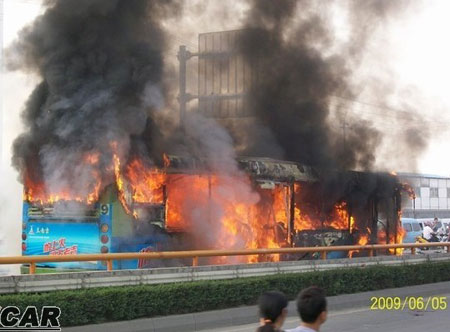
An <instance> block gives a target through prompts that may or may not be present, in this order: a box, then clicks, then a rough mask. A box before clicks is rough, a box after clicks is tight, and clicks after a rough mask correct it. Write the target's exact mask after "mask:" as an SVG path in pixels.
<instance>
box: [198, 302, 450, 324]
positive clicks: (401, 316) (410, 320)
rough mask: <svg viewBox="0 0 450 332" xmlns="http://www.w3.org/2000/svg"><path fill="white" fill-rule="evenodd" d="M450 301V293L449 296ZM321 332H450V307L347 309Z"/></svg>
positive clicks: (332, 316)
mask: <svg viewBox="0 0 450 332" xmlns="http://www.w3.org/2000/svg"><path fill="white" fill-rule="evenodd" d="M447 299H448V300H449V302H450V294H449V295H447ZM298 324H299V320H298V319H297V318H288V319H287V320H286V323H285V324H284V326H283V328H284V329H290V328H294V327H296V326H297V325H298ZM257 326H258V325H257V324H248V325H241V326H234V327H232V328H230V327H228V328H223V329H213V330H204V332H209V331H215V332H225V331H226V332H254V331H255V330H256V328H257ZM320 331H321V332H331V331H333V332H344V331H345V332H356V331H358V332H360V331H366V332H372V331H374V332H375V331H377V332H378V331H396V332H419V331H420V332H425V331H426V332H429V331H430V332H441V331H442V332H444V331H445V332H448V331H450V308H447V309H446V310H439V311H433V310H427V311H411V310H404V311H380V310H377V311H374V310H368V309H367V308H361V309H352V310H345V311H341V312H333V313H330V315H329V317H328V321H327V322H326V323H325V324H324V325H323V326H322V328H321V330H320Z"/></svg>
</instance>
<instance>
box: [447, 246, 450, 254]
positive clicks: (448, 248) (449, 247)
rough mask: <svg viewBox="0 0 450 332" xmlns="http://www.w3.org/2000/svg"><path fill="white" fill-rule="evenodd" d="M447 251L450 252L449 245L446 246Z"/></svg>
mask: <svg viewBox="0 0 450 332" xmlns="http://www.w3.org/2000/svg"><path fill="white" fill-rule="evenodd" d="M447 252H448V253H449V254H450V246H447Z"/></svg>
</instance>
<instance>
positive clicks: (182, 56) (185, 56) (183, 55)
mask: <svg viewBox="0 0 450 332" xmlns="http://www.w3.org/2000/svg"><path fill="white" fill-rule="evenodd" d="M191 57H192V54H191V52H189V51H188V50H186V46H185V45H181V46H180V48H179V50H178V54H177V58H178V61H179V62H180V74H179V75H180V77H179V86H180V91H179V95H178V101H179V103H180V127H181V128H183V129H184V124H185V117H186V104H187V103H188V101H189V100H190V99H191V98H190V95H189V94H187V93H186V63H187V61H188V60H189V59H190V58H191Z"/></svg>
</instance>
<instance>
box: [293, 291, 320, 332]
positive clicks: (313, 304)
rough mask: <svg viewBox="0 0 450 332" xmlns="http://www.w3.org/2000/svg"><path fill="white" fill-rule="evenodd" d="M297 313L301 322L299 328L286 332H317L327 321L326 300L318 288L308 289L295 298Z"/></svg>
mask: <svg viewBox="0 0 450 332" xmlns="http://www.w3.org/2000/svg"><path fill="white" fill-rule="evenodd" d="M297 311H298V314H299V316H300V319H301V320H302V322H301V324H300V326H298V327H296V328H295V329H291V330H287V332H317V331H319V329H320V326H321V325H322V324H323V323H324V322H325V321H326V320H327V299H326V298H325V292H324V290H323V289H322V288H319V287H309V288H306V289H304V290H302V291H301V292H300V294H299V295H298V297H297Z"/></svg>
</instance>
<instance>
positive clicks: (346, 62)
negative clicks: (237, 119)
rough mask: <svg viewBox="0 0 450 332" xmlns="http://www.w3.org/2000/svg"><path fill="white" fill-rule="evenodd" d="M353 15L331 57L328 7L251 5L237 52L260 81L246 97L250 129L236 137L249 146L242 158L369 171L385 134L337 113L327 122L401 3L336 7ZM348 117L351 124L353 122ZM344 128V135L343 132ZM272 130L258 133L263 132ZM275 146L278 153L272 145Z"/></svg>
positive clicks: (351, 94) (350, 92) (287, 0)
mask: <svg viewBox="0 0 450 332" xmlns="http://www.w3.org/2000/svg"><path fill="white" fill-rule="evenodd" d="M339 4H340V5H342V6H343V7H344V8H345V9H346V10H347V12H348V13H349V14H348V15H349V19H348V20H349V26H350V34H351V38H350V42H349V44H348V45H347V46H346V47H345V48H344V50H343V51H341V53H337V54H336V52H334V53H333V52H331V51H330V49H332V47H333V46H334V45H335V35H334V31H333V28H332V25H331V24H330V22H329V21H328V19H329V17H328V16H326V15H321V14H322V13H327V10H329V7H331V5H332V4H331V3H327V5H326V6H323V4H322V5H320V4H319V3H318V2H317V1H296V0H284V1H273V0H255V1H251V8H250V10H249V11H248V15H247V20H246V23H245V28H246V29H245V30H244V31H243V32H242V34H241V36H240V39H239V48H240V51H241V52H242V54H243V56H244V59H245V60H246V61H247V63H250V64H253V66H254V67H255V68H257V69H256V70H257V75H258V79H257V82H256V83H255V84H253V86H252V87H251V91H250V92H249V95H248V97H247V105H248V109H249V112H250V113H251V114H252V115H253V116H254V117H255V118H256V121H255V122H254V123H252V125H251V128H248V130H240V131H239V132H237V133H235V136H237V140H238V141H245V142H247V145H246V149H244V151H243V153H244V154H246V155H260V154H261V151H264V150H265V151H266V152H267V153H268V154H269V155H266V156H271V157H275V158H280V156H281V157H282V158H284V159H288V160H293V161H297V162H301V163H304V164H307V165H312V166H315V167H318V168H320V169H360V170H361V169H362V170H370V169H372V168H373V166H374V163H375V160H376V149H377V147H378V146H379V145H380V143H381V140H382V134H381V133H380V132H379V131H378V130H377V129H376V128H375V127H374V126H373V124H372V123H370V122H369V121H360V120H359V121H358V120H357V118H356V119H355V118H353V119H352V118H351V117H350V115H345V114H346V110H345V109H343V110H341V111H340V112H337V114H338V117H337V121H336V123H330V115H331V110H332V104H333V98H334V97H335V96H346V97H347V98H356V97H357V91H355V90H356V89H355V88H354V87H353V86H352V83H351V80H352V78H353V74H354V71H355V70H354V69H356V67H357V65H358V63H359V61H360V59H361V57H362V55H363V54H364V51H365V49H366V45H367V43H368V41H369V40H370V37H371V32H372V31H374V30H376V29H377V27H379V25H380V24H383V22H385V21H386V20H387V19H388V18H389V17H391V16H392V15H393V14H394V13H397V12H398V11H399V9H401V8H404V5H405V4H404V2H401V1H399V2H396V1H345V2H339ZM349 120H351V121H349ZM348 122H351V123H352V126H351V128H345V129H344V130H345V134H343V131H342V130H341V129H340V128H339V126H341V125H345V126H347V125H348ZM267 132H268V133H269V135H268V134H261V133H267ZM274 141H275V143H276V145H277V146H278V147H279V150H278V151H277V150H276V149H274V148H272V147H273V146H274ZM267 147H271V148H270V149H268V148H267Z"/></svg>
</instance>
